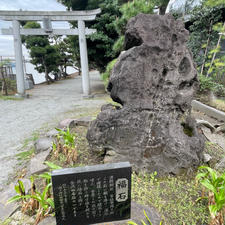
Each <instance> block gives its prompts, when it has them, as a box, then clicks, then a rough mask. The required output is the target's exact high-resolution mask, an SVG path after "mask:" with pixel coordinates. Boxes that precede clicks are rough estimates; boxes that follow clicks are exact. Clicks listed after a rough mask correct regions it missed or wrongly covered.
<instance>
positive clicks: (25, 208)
mask: <svg viewBox="0 0 225 225" xmlns="http://www.w3.org/2000/svg"><path fill="white" fill-rule="evenodd" d="M45 164H46V165H48V167H49V168H50V170H53V169H61V167H60V166H57V165H55V164H53V163H51V162H45ZM38 177H39V178H44V180H45V186H44V188H43V191H42V192H41V191H37V190H36V186H35V184H34V181H35V180H34V177H33V176H31V177H30V181H31V190H30V193H28V192H26V190H25V187H24V184H23V182H22V181H21V180H18V185H15V187H14V188H15V191H16V193H17V195H15V196H13V197H12V198H10V199H9V200H8V203H11V202H14V201H18V200H19V201H21V202H22V209H21V211H22V212H23V213H28V214H34V213H36V221H35V225H36V224H38V223H39V222H40V221H41V220H42V219H44V218H45V217H46V216H48V215H49V214H51V213H52V212H53V210H54V201H53V197H52V194H51V187H52V183H51V173H50V172H45V173H43V174H40V175H39V176H38Z"/></svg>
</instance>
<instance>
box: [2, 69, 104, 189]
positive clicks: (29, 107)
mask: <svg viewBox="0 0 225 225" xmlns="http://www.w3.org/2000/svg"><path fill="white" fill-rule="evenodd" d="M90 77H91V88H92V93H98V94H99V93H104V86H103V84H102V82H101V81H100V76H99V74H98V72H91V73H90ZM27 93H28V94H29V95H30V98H28V99H24V100H21V101H19V100H8V101H4V100H0V128H1V129H0V189H1V186H3V184H4V183H5V181H7V179H8V177H9V174H10V173H12V172H13V165H15V164H16V160H15V157H13V156H15V154H17V153H18V149H20V148H21V146H22V145H23V142H24V140H25V139H27V138H29V137H31V135H32V133H33V132H34V131H35V130H38V129H40V128H42V127H43V126H44V124H46V123H51V122H52V123H53V124H54V123H55V124H54V126H55V125H56V123H57V121H58V120H60V119H63V118H65V113H66V112H68V111H71V112H74V111H76V110H78V111H79V109H81V108H82V109H83V110H85V108H87V110H88V109H90V108H91V107H93V106H94V107H97V106H100V105H102V104H104V103H105V96H104V95H99V96H102V97H98V98H93V99H84V98H83V95H82V88H81V77H80V76H78V77H75V78H72V79H68V80H62V81H58V82H56V83H54V84H52V85H38V86H36V87H35V88H34V89H32V90H29V91H27Z"/></svg>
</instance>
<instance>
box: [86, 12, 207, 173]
mask: <svg viewBox="0 0 225 225" xmlns="http://www.w3.org/2000/svg"><path fill="white" fill-rule="evenodd" d="M187 39H188V31H187V30H185V28H184V25H183V23H182V22H181V21H179V20H174V19H173V17H172V16H169V15H166V16H159V15H145V14H139V15H138V16H136V17H134V18H132V19H131V20H130V21H129V22H128V25H127V31H126V35H125V47H126V49H127V51H126V52H125V53H123V54H121V55H120V57H119V59H118V61H117V63H116V64H115V66H114V68H113V71H112V74H111V76H110V80H109V85H108V90H109V91H110V94H111V98H112V99H113V100H114V101H115V102H118V103H120V104H121V105H122V107H121V108H120V107H114V106H112V105H105V106H103V107H102V110H101V113H100V114H99V115H98V117H97V119H96V120H95V121H93V122H92V123H91V126H90V127H89V130H88V133H87V139H88V141H89V144H90V145H91V146H92V147H93V149H96V147H97V149H100V150H104V151H105V153H106V155H107V151H111V150H113V151H114V152H115V153H116V154H115V155H113V156H109V155H107V162H118V161H130V162H131V163H132V164H133V168H134V169H135V170H142V169H144V170H148V171H157V172H158V173H159V174H167V173H171V174H179V173H180V172H183V171H184V170H185V169H187V168H189V167H193V166H198V165H199V164H200V163H201V162H202V160H203V154H202V152H203V148H204V138H203V136H202V135H201V134H200V133H199V132H198V129H197V127H196V122H195V120H193V119H192V118H190V117H187V118H186V120H185V119H183V122H182V118H184V115H185V112H188V111H189V110H190V109H191V101H192V98H193V94H194V92H195V90H196V88H197V86H198V79H197V72H196V69H195V65H194V64H193V60H192V55H191V53H190V52H189V50H188V49H187V47H186V41H187Z"/></svg>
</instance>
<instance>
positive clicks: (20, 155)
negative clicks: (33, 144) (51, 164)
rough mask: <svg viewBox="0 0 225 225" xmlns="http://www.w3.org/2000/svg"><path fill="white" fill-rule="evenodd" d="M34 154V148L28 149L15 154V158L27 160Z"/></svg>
mask: <svg viewBox="0 0 225 225" xmlns="http://www.w3.org/2000/svg"><path fill="white" fill-rule="evenodd" d="M33 154H34V148H32V149H30V150H29V151H24V152H20V153H18V154H16V157H17V160H28V159H30V158H31V156H32V155H33Z"/></svg>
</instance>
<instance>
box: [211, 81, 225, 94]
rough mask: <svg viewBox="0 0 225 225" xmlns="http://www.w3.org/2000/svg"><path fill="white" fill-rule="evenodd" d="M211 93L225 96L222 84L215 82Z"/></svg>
mask: <svg viewBox="0 0 225 225" xmlns="http://www.w3.org/2000/svg"><path fill="white" fill-rule="evenodd" d="M213 93H214V94H215V95H216V96H218V97H225V87H224V86H223V85H222V84H217V83H215V86H214V87H213Z"/></svg>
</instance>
